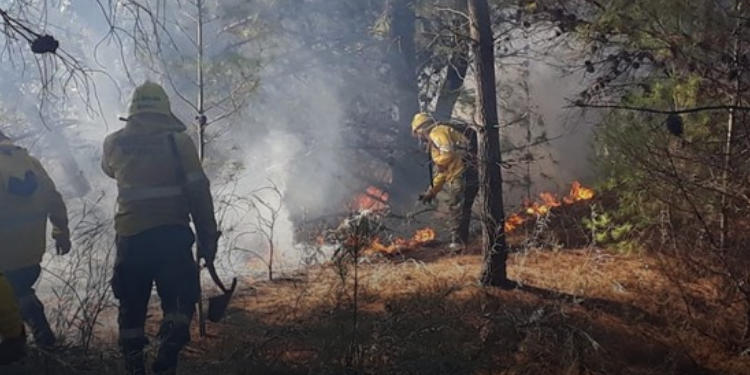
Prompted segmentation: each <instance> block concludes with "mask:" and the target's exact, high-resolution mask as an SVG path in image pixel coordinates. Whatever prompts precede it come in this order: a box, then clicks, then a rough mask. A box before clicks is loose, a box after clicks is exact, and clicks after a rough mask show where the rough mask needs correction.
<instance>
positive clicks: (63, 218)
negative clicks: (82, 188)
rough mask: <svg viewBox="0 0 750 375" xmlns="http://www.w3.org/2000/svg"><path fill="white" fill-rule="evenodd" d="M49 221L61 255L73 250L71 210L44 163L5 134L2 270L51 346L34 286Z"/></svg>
mask: <svg viewBox="0 0 750 375" xmlns="http://www.w3.org/2000/svg"><path fill="white" fill-rule="evenodd" d="M47 219H49V220H50V221H51V222H52V237H53V238H54V240H55V245H56V247H57V253H58V254H59V255H63V254H67V253H68V252H70V234H69V232H68V214H67V211H66V208H65V203H64V202H63V200H62V197H61V196H60V193H58V192H57V189H56V188H55V184H54V182H52V179H50V178H49V176H48V175H47V172H46V171H45V170H44V168H43V167H42V165H41V163H39V161H38V160H37V159H35V158H33V157H32V156H30V155H29V154H28V152H27V151H26V150H25V149H23V148H21V147H18V146H15V145H14V144H13V143H12V142H11V141H10V139H9V138H8V137H6V136H5V135H4V134H2V133H0V259H2V261H1V262H0V271H1V272H3V273H4V274H5V277H6V279H7V280H8V282H9V283H10V285H11V286H12V287H13V292H14V294H15V296H16V298H17V299H18V305H19V308H20V310H21V316H22V317H23V320H24V321H25V322H26V323H27V324H28V325H29V327H30V328H31V333H32V334H33V336H34V341H35V342H36V343H37V345H39V346H40V347H43V348H46V349H49V348H51V347H52V346H53V345H54V344H55V336H54V334H53V332H52V329H50V325H49V323H48V321H47V317H46V316H45V314H44V305H42V302H41V301H40V300H39V298H37V296H36V293H35V291H34V289H33V286H34V284H35V283H36V281H37V280H38V279H39V276H40V274H41V271H42V268H41V266H40V263H41V261H42V256H43V255H44V251H45V249H46V241H45V236H46V234H47Z"/></svg>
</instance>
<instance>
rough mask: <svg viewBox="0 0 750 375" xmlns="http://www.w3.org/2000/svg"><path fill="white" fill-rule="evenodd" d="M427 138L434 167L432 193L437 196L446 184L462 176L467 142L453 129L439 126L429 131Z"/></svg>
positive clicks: (464, 137)
mask: <svg viewBox="0 0 750 375" xmlns="http://www.w3.org/2000/svg"><path fill="white" fill-rule="evenodd" d="M428 138H429V141H430V157H431V158H432V163H433V164H434V165H435V175H434V177H433V179H432V193H434V194H437V193H438V192H439V191H440V190H442V189H443V185H444V184H445V183H446V182H452V181H453V180H455V179H456V178H460V177H461V175H462V174H463V172H464V169H465V165H464V154H465V153H466V149H467V147H468V140H467V139H466V136H464V135H463V134H461V132H459V131H458V130H456V129H454V128H453V127H450V126H447V125H440V124H438V125H435V127H433V128H432V129H431V130H430V133H429V135H428Z"/></svg>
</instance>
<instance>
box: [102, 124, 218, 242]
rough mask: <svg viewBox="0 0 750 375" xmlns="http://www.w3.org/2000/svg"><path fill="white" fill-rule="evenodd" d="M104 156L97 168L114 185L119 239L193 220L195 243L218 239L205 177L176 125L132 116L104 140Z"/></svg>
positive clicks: (192, 147)
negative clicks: (174, 147) (181, 174)
mask: <svg viewBox="0 0 750 375" xmlns="http://www.w3.org/2000/svg"><path fill="white" fill-rule="evenodd" d="M170 138H173V139H174V145H175V146H176V149H177V153H178V154H179V160H178V159H177V157H176V156H175V154H174V151H173V149H172V143H171V142H172V141H171V140H170ZM103 152H104V153H103V157H102V169H103V170H104V173H106V174H107V175H108V176H110V177H112V178H114V179H115V180H117V188H118V198H117V206H118V208H117V213H116V215H115V230H116V231H117V234H118V235H121V236H132V235H136V234H138V233H141V232H143V231H145V230H148V229H152V228H156V227H159V226H164V225H185V226H188V225H189V224H190V217H191V216H192V218H193V222H194V223H195V227H196V230H197V232H198V239H199V240H203V241H211V240H212V239H215V238H216V237H217V229H216V219H215V218H214V207H213V201H212V199H211V191H210V187H209V182H208V178H207V177H206V174H205V173H204V172H203V167H202V166H201V163H200V160H199V158H198V153H197V151H196V148H195V145H194V144H193V141H192V140H191V139H190V137H189V136H188V135H187V134H185V125H184V124H182V123H181V122H180V121H179V120H177V119H176V118H174V117H173V116H166V115H157V114H140V115H135V116H132V117H131V118H130V119H129V120H128V122H127V123H126V125H125V127H124V128H123V129H120V130H119V131H117V132H115V133H113V134H110V135H109V136H108V137H107V138H106V139H105V141H104V150H103ZM180 164H181V166H182V168H183V170H184V172H185V176H184V180H185V181H184V183H181V182H180V177H179V172H178V171H179V168H180Z"/></svg>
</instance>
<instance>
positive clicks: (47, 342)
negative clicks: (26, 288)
mask: <svg viewBox="0 0 750 375" xmlns="http://www.w3.org/2000/svg"><path fill="white" fill-rule="evenodd" d="M19 302H20V304H19V305H20V306H19V307H20V310H21V316H22V317H23V320H24V321H25V322H26V324H28V325H29V327H30V328H31V334H32V335H33V336H34V342H35V343H36V344H37V346H39V347H40V348H42V349H45V350H50V349H52V348H54V346H55V342H56V341H57V340H56V338H55V334H54V333H52V328H50V325H49V322H48V321H47V316H46V315H44V305H43V304H42V301H40V300H39V298H37V296H36V295H34V294H32V295H29V296H25V297H23V298H21V299H20V301H19Z"/></svg>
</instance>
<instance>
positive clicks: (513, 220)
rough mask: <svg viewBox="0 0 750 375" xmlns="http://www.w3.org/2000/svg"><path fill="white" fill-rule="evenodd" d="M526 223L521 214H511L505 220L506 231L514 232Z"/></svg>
mask: <svg viewBox="0 0 750 375" xmlns="http://www.w3.org/2000/svg"><path fill="white" fill-rule="evenodd" d="M525 222H526V219H524V218H523V217H522V216H521V215H519V214H515V213H514V214H511V215H510V216H508V217H507V218H506V219H505V231H506V232H512V231H513V230H514V229H516V228H518V227H519V226H521V225H522V224H523V223H525Z"/></svg>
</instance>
